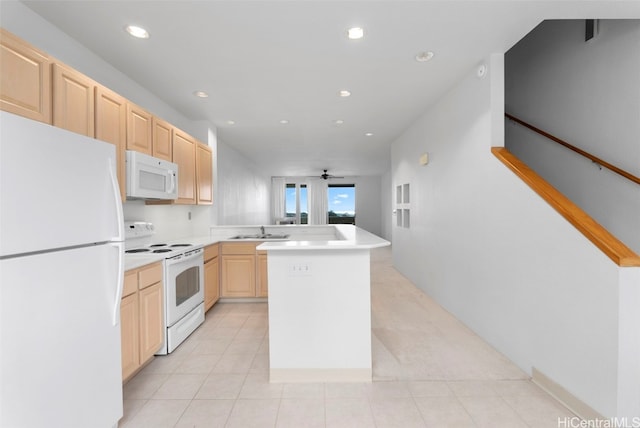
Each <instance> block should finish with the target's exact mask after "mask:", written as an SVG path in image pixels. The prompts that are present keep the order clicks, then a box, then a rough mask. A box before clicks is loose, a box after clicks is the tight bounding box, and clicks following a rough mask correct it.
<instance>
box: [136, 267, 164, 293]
mask: <svg viewBox="0 0 640 428" xmlns="http://www.w3.org/2000/svg"><path fill="white" fill-rule="evenodd" d="M138 279H139V282H138V288H140V290H142V289H143V288H147V287H148V286H150V285H153V284H155V283H156V282H160V281H162V262H158V263H154V264H152V265H148V266H145V267H143V268H140V270H139V271H138Z"/></svg>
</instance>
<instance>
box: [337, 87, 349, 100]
mask: <svg viewBox="0 0 640 428" xmlns="http://www.w3.org/2000/svg"><path fill="white" fill-rule="evenodd" d="M339 94H340V96H341V97H343V98H346V97H348V96H351V92H349V91H347V90H346V89H343V90H341V91H340V92H339Z"/></svg>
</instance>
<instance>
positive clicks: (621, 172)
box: [504, 113, 640, 184]
mask: <svg viewBox="0 0 640 428" xmlns="http://www.w3.org/2000/svg"><path fill="white" fill-rule="evenodd" d="M504 115H505V117H506V118H507V119H509V120H512V121H514V122H516V123H518V124H520V125H522V126H524V127H525V128H529V129H530V130H532V131H533V132H536V133H538V134H540V135H542V136H543V137H546V138H548V139H550V140H551V141H554V142H556V143H558V144H560V145H562V146H564V147H566V148H567V149H569V150H572V151H574V152H576V153H578V154H579V155H582V156H584V157H585V158H587V159H590V160H591V161H592V162H595V163H597V164H598V165H600V166H603V167H605V168H607V169H609V170H611V171H613V172H615V173H616V174H619V175H621V176H623V177H624V178H626V179H627V180H631V181H633V182H634V183H636V184H640V177H636V176H635V175H633V174H631V173H629V172H627V171H625V170H624V169H620V168H618V167H617V166H615V165H611V164H610V163H609V162H607V161H604V160H602V159H600V158H599V157H597V156H594V155H592V154H591V153H589V152H585V151H584V150H582V149H579V148H578V147H576V146H574V145H571V144H569V143H567V142H566V141H564V140H561V139H560V138H558V137H555V136H553V135H551V134H549V133H548V132H545V131H543V130H542V129H540V128H536V127H535V126H533V125H531V124H530V123H527V122H525V121H524V120H521V119H518V118H517V117H515V116H512V115H510V114H509V113H505V114H504Z"/></svg>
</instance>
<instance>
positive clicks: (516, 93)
mask: <svg viewBox="0 0 640 428" xmlns="http://www.w3.org/2000/svg"><path fill="white" fill-rule="evenodd" d="M584 29H585V23H584V20H557V21H556V20H553V21H545V22H543V23H542V24H540V25H539V26H538V27H537V28H535V29H534V30H533V31H532V32H531V33H529V34H528V35H527V36H526V37H525V38H524V39H523V40H522V41H520V42H519V43H518V44H517V45H515V46H514V47H513V48H512V49H511V50H509V52H507V54H506V55H505V64H506V76H505V86H506V105H507V108H506V110H507V112H508V113H511V114H513V115H514V116H516V117H519V118H521V119H523V120H525V121H527V122H529V123H532V124H534V125H535V126H537V127H539V128H541V129H543V130H545V131H547V132H549V133H551V134H553V135H556V136H558V137H559V138H561V139H564V140H566V141H568V142H569V143H571V144H573V145H575V146H578V147H580V148H581V149H583V150H586V151H587V152H589V153H592V154H594V155H595V156H598V157H600V158H601V159H603V160H605V161H607V162H609V163H611V164H613V165H615V166H618V167H620V168H623V169H625V170H626V171H628V172H630V173H632V174H634V175H636V176H640V144H639V143H638V141H639V140H640V78H639V77H638V76H640V20H601V21H600V32H599V34H598V35H597V37H596V38H594V39H593V40H591V41H590V42H588V43H586V42H585V41H584ZM506 135H507V140H506V147H507V148H508V149H509V150H510V151H511V152H512V153H514V154H515V155H516V156H518V157H519V158H521V159H522V160H523V161H525V162H526V163H527V164H528V165H529V166H531V167H532V168H533V169H534V170H535V171H536V172H538V173H539V174H540V175H541V176H543V177H544V178H545V179H546V180H547V181H549V182H550V183H551V184H553V185H554V186H555V187H556V188H557V189H558V190H560V191H561V192H562V193H564V194H565V195H567V196H568V197H569V198H570V199H571V200H572V201H573V202H575V203H576V204H577V205H578V206H580V207H581V208H582V209H584V210H585V211H586V212H587V213H589V214H590V215H591V216H592V217H594V219H595V220H596V221H598V222H599V223H601V224H602V225H603V226H605V227H606V228H607V229H608V230H609V231H611V232H612V233H613V234H614V235H616V236H617V237H618V238H619V239H620V240H621V241H623V242H624V243H625V244H627V245H628V246H629V247H631V248H632V249H633V250H634V251H636V252H639V253H640V186H638V185H637V184H635V183H633V182H631V181H629V180H627V179H624V178H622V177H621V176H619V175H617V174H615V173H613V172H610V171H609V170H607V169H604V168H602V169H601V168H599V167H598V166H597V165H595V164H593V163H592V162H591V161H590V160H588V159H586V158H583V157H581V156H579V155H577V154H575V153H573V152H571V151H569V150H568V149H565V148H563V147H561V146H559V145H557V144H556V143H553V142H551V141H549V140H548V139H546V138H544V137H541V136H539V135H537V134H535V133H533V132H532V131H529V130H527V129H525V128H523V127H522V126H518V125H517V124H515V123H510V122H508V123H507V126H506Z"/></svg>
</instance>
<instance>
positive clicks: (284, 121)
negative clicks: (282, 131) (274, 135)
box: [280, 119, 289, 125]
mask: <svg viewBox="0 0 640 428" xmlns="http://www.w3.org/2000/svg"><path fill="white" fill-rule="evenodd" d="M280 123H281V124H283V125H286V124H287V123H289V121H288V120H287V119H282V120H281V121H280Z"/></svg>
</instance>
